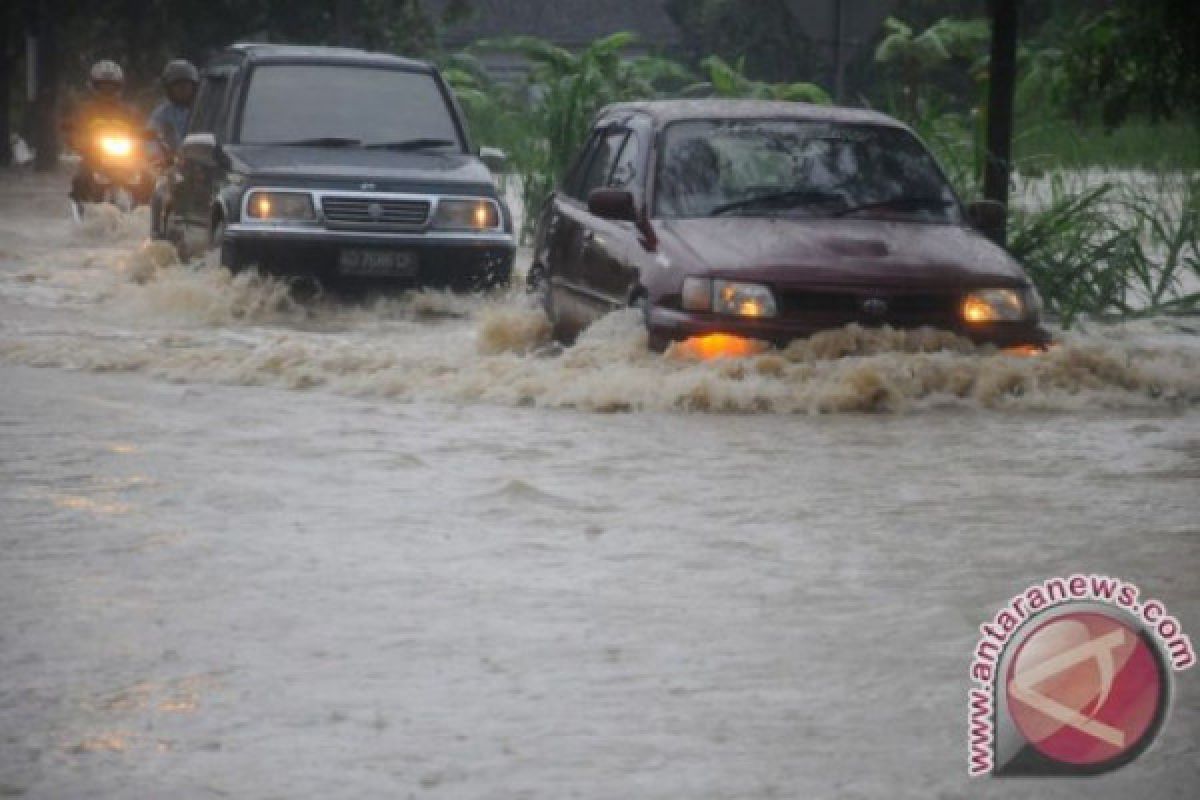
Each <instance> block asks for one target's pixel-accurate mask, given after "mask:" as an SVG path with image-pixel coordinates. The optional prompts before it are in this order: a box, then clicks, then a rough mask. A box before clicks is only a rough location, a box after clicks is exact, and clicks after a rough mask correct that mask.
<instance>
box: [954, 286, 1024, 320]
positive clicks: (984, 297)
mask: <svg viewBox="0 0 1200 800" xmlns="http://www.w3.org/2000/svg"><path fill="white" fill-rule="evenodd" d="M1041 309H1042V298H1041V297H1040V296H1039V295H1038V293H1037V289H1035V288H1033V287H1032V286H1031V287H1029V288H1028V289H978V290H976V291H974V292H970V293H969V294H968V295H967V296H966V297H964V298H963V302H962V307H961V313H962V318H963V319H964V320H965V321H966V322H969V323H974V324H982V323H987V322H1026V321H1030V320H1036V319H1037V317H1038V314H1039V313H1040V312H1041Z"/></svg>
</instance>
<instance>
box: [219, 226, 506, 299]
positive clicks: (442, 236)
mask: <svg viewBox="0 0 1200 800" xmlns="http://www.w3.org/2000/svg"><path fill="white" fill-rule="evenodd" d="M224 235H225V239H226V240H227V241H228V242H229V243H230V244H232V245H233V248H234V250H235V251H236V254H237V260H238V262H239V263H238V266H254V267H257V268H258V269H260V270H262V271H263V272H268V273H271V274H274V275H285V276H304V277H311V278H316V279H318V280H320V281H322V282H323V283H331V284H371V285H381V284H383V285H399V286H415V287H431V288H451V289H478V288H487V287H491V286H496V285H500V284H504V283H507V282H508V280H509V278H510V276H511V274H512V265H513V256H514V254H515V252H516V242H515V239H514V238H513V236H512V235H511V234H508V233H499V232H497V233H479V234H476V233H413V234H395V233H364V232H359V231H332V230H326V229H320V228H316V229H289V228H282V227H279V228H268V227H265V226H258V225H230V226H229V227H227V228H226V229H225V232H224ZM348 249H354V250H380V251H388V250H390V251H405V252H409V253H412V254H413V255H415V256H416V264H417V267H416V274H415V275H411V276H409V275H406V276H395V277H392V276H387V275H371V276H363V275H346V274H343V273H342V272H341V271H340V269H339V256H340V254H341V252H342V251H343V250H348Z"/></svg>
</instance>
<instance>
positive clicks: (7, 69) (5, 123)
mask: <svg viewBox="0 0 1200 800" xmlns="http://www.w3.org/2000/svg"><path fill="white" fill-rule="evenodd" d="M16 23H17V10H16V9H15V8H14V7H13V6H12V4H9V5H7V6H5V7H4V10H3V11H0V167H6V166H8V165H9V164H11V163H12V144H11V139H10V137H11V135H12V122H11V120H10V119H9V116H8V112H9V108H10V107H11V105H12V103H11V102H10V98H9V92H10V90H11V87H12V78H13V69H12V58H13V53H12V48H11V44H12V42H13V39H14V38H15V36H14V34H15V32H16V28H17V24H16Z"/></svg>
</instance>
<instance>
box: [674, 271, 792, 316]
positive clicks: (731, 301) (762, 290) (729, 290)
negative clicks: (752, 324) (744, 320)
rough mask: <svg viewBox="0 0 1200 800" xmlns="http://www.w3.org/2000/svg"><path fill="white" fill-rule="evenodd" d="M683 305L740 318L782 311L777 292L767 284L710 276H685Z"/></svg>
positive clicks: (689, 309) (685, 307) (690, 309)
mask: <svg viewBox="0 0 1200 800" xmlns="http://www.w3.org/2000/svg"><path fill="white" fill-rule="evenodd" d="M683 307H684V309H685V310H687V311H715V312H716V313H718V314H731V315H733V316H737V317H774V316H776V315H777V314H778V313H779V312H778V309H777V308H776V306H775V295H773V294H772V293H771V290H770V289H769V288H767V287H766V286H763V285H762V284H758V283H741V282H740V281H725V280H719V279H718V280H712V279H710V278H684V279H683Z"/></svg>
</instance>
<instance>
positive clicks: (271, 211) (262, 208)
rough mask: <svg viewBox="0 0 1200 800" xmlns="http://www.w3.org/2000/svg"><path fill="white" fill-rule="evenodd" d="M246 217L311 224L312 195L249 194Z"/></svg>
mask: <svg viewBox="0 0 1200 800" xmlns="http://www.w3.org/2000/svg"><path fill="white" fill-rule="evenodd" d="M246 216H248V217H250V219H255V220H262V221H264V222H312V221H313V220H315V219H316V218H317V215H316V214H315V213H314V212H313V201H312V195H310V194H309V193H308V192H251V193H250V196H249V197H247V198H246Z"/></svg>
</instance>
